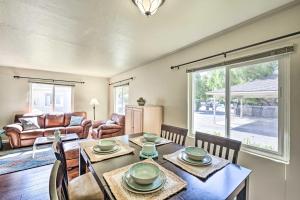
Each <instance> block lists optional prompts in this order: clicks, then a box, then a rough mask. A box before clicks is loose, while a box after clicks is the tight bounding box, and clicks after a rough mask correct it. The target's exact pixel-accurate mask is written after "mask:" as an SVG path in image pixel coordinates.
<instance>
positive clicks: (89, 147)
mask: <svg viewBox="0 0 300 200" xmlns="http://www.w3.org/2000/svg"><path fill="white" fill-rule="evenodd" d="M98 142H99V140H95V141H88V142H83V143H81V144H80V147H81V148H83V149H84V151H85V152H86V153H87V155H88V157H89V158H90V161H91V162H99V161H102V160H106V159H109V158H113V157H118V156H123V155H126V154H130V153H132V152H133V151H134V149H133V148H131V147H130V146H129V145H128V144H124V143H123V142H121V141H119V140H116V142H117V144H118V145H119V146H120V148H121V149H120V150H119V151H117V152H115V153H111V154H95V153H94V152H93V146H94V145H96V144H97V143H98Z"/></svg>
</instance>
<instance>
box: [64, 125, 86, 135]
mask: <svg viewBox="0 0 300 200" xmlns="http://www.w3.org/2000/svg"><path fill="white" fill-rule="evenodd" d="M82 132H83V127H82V126H67V127H66V133H67V134H68V133H77V134H79V133H82Z"/></svg>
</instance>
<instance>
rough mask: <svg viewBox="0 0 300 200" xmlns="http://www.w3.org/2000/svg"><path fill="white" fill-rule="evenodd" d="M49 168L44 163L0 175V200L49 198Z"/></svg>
mask: <svg viewBox="0 0 300 200" xmlns="http://www.w3.org/2000/svg"><path fill="white" fill-rule="evenodd" d="M51 168H52V165H46V166H43V167H37V168H33V169H28V170H24V171H20V172H15V173H11V174H5V175H2V176H0V194H1V195H0V200H21V199H22V200H47V199H49V189H48V187H49V177H50V172H51ZM33 174H34V175H33Z"/></svg>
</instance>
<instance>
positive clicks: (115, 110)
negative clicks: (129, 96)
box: [113, 84, 129, 115]
mask: <svg viewBox="0 0 300 200" xmlns="http://www.w3.org/2000/svg"><path fill="white" fill-rule="evenodd" d="M118 87H122V98H123V97H124V91H123V87H128V93H129V84H124V85H120V86H116V87H114V88H113V93H114V94H113V98H114V99H113V106H114V113H117V114H122V115H125V107H126V105H123V106H124V113H118V112H117V108H116V106H117V103H116V91H117V90H116V89H117V88H118ZM122 104H124V99H123V101H122Z"/></svg>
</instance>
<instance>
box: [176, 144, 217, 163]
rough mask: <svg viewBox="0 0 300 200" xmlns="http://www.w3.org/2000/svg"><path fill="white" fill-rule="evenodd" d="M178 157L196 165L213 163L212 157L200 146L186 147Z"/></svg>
mask: <svg viewBox="0 0 300 200" xmlns="http://www.w3.org/2000/svg"><path fill="white" fill-rule="evenodd" d="M178 159H179V160H180V161H182V162H184V163H186V164H189V165H194V166H207V165H211V163H212V158H211V156H210V155H209V154H208V153H207V151H205V150H204V149H202V148H199V147H186V148H185V149H184V150H183V151H181V152H180V154H178Z"/></svg>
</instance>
